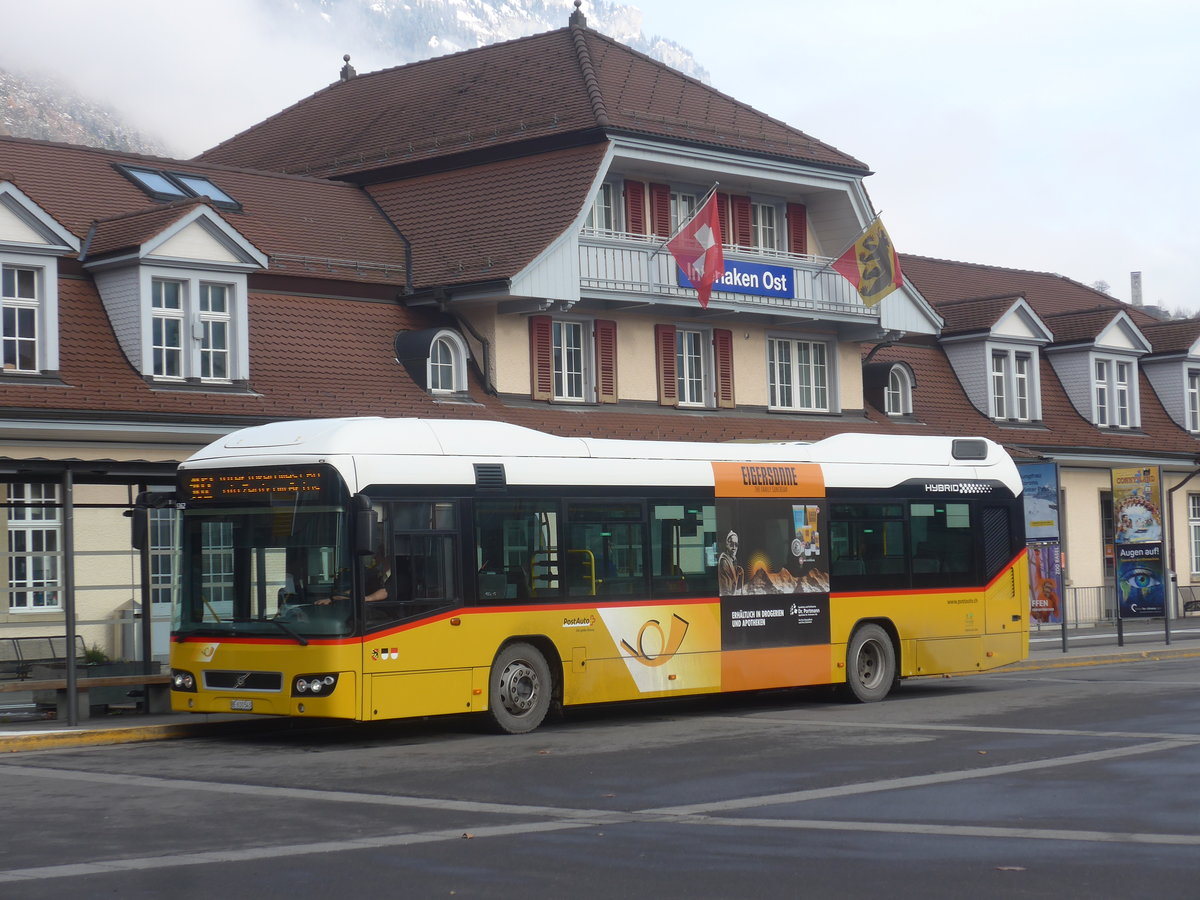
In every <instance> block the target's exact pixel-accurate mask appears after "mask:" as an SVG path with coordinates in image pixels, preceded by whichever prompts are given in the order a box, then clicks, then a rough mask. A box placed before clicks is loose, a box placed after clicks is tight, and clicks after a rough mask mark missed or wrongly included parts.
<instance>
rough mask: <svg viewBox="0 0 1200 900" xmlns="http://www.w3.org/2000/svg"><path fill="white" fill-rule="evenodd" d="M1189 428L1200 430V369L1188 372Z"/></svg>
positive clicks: (1194, 430) (1193, 430) (1192, 430)
mask: <svg viewBox="0 0 1200 900" xmlns="http://www.w3.org/2000/svg"><path fill="white" fill-rule="evenodd" d="M1187 429H1188V431H1191V432H1193V433H1195V432H1200V370H1197V369H1189V370H1188V373H1187Z"/></svg>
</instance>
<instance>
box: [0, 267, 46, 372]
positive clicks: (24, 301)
mask: <svg viewBox="0 0 1200 900" xmlns="http://www.w3.org/2000/svg"><path fill="white" fill-rule="evenodd" d="M42 278H43V270H42V269H40V268H33V267H31V266H4V273H3V298H2V299H0V302H2V303H3V306H4V338H3V340H4V371H6V372H37V371H38V370H39V366H38V317H39V315H40V312H41V296H42V290H41V287H40V285H41V281H42Z"/></svg>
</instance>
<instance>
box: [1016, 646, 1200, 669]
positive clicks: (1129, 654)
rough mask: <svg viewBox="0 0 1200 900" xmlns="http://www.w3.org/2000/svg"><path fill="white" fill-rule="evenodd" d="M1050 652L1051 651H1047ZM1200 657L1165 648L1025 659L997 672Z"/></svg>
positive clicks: (1189, 650) (1196, 650) (1198, 650)
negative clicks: (1073, 656)
mask: <svg viewBox="0 0 1200 900" xmlns="http://www.w3.org/2000/svg"><path fill="white" fill-rule="evenodd" d="M1045 652H1049V651H1045ZM1196 657H1200V647H1180V648H1179V649H1175V648H1171V647H1163V648H1161V649H1158V650H1122V651H1118V652H1116V653H1110V654H1105V655H1104V656H1085V657H1079V658H1076V659H1071V658H1070V657H1069V656H1067V655H1066V654H1064V655H1063V657H1062V658H1056V659H1025V660H1023V661H1021V662H1017V663H1012V664H1011V665H1007V666H1005V667H1004V668H1002V669H995V670H994V671H996V672H1032V671H1036V670H1038V669H1075V668H1081V667H1083V666H1107V665H1116V664H1118V663H1131V662H1153V661H1155V660H1163V659H1194V658H1196Z"/></svg>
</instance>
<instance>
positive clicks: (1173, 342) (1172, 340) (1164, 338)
mask: <svg viewBox="0 0 1200 900" xmlns="http://www.w3.org/2000/svg"><path fill="white" fill-rule="evenodd" d="M1142 334H1144V335H1145V336H1146V339H1147V340H1148V341H1150V345H1151V346H1152V347H1153V348H1154V349H1153V352H1154V353H1183V352H1185V351H1187V350H1190V349H1191V347H1192V345H1193V344H1195V343H1196V341H1197V340H1200V319H1179V320H1174V321H1170V322H1155V323H1154V324H1152V325H1143V326H1142Z"/></svg>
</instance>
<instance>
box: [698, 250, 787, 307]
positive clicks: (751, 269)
mask: <svg viewBox="0 0 1200 900" xmlns="http://www.w3.org/2000/svg"><path fill="white" fill-rule="evenodd" d="M675 275H676V277H677V278H678V279H679V286H680V287H694V285H693V284H692V282H691V279H689V278H688V277H687V275H685V274H684V273H683V270H682V269H680V268H679V267H678V266H676V267H675ZM713 290H714V291H725V292H726V293H730V294H753V295H754V296H756V297H782V298H786V299H789V300H790V299H792V298H793V297H795V296H796V273H795V270H793V269H791V268H788V267H787V266H769V265H765V264H763V263H752V262H742V261H741V260H732V259H727V260H725V274H724V275H722V276H721V277H720V278H718V279H717V280H716V281H715V282H713Z"/></svg>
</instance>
